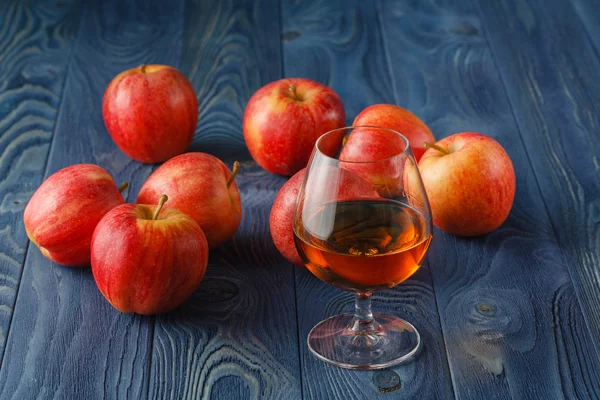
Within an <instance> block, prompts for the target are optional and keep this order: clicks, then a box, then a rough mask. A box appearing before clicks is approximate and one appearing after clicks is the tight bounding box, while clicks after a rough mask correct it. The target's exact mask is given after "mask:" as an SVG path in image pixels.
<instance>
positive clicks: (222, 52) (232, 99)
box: [181, 0, 281, 159]
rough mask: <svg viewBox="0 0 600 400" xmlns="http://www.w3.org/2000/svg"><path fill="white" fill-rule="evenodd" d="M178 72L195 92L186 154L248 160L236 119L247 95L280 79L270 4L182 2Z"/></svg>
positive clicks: (275, 11) (265, 0)
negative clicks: (192, 130)
mask: <svg viewBox="0 0 600 400" xmlns="http://www.w3.org/2000/svg"><path fill="white" fill-rule="evenodd" d="M185 15H186V17H185V18H186V20H185V32H184V35H183V40H184V45H183V46H184V50H185V54H184V57H183V58H182V64H181V68H182V72H183V73H184V74H185V75H186V76H188V77H189V79H190V81H191V82H192V84H193V85H194V87H195V88H196V91H197V93H198V105H199V106H198V109H199V112H198V127H197V129H196V135H195V137H194V142H193V144H192V150H195V151H205V152H209V153H211V154H214V155H216V156H217V157H224V158H235V157H237V158H248V159H249V153H248V149H247V148H246V144H245V142H244V137H243V135H242V117H243V114H244V108H245V107H246V103H247V101H248V99H249V98H250V96H252V94H253V93H254V92H255V91H256V90H257V89H258V88H260V87H261V86H262V85H264V84H266V83H268V82H271V81H273V80H276V79H279V78H280V77H281V60H280V58H281V55H280V44H279V25H278V21H279V5H278V2H277V1H274V0H258V1H247V0H241V1H238V0H226V1H218V2H214V1H207V0H199V1H187V2H186V7H185Z"/></svg>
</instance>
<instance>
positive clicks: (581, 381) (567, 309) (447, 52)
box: [379, 0, 600, 399]
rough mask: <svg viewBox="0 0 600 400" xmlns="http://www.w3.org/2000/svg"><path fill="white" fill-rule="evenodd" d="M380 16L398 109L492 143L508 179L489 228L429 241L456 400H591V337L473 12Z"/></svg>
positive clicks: (436, 127)
mask: <svg viewBox="0 0 600 400" xmlns="http://www.w3.org/2000/svg"><path fill="white" fill-rule="evenodd" d="M379 12H380V18H381V20H382V24H383V28H384V33H385V43H386V49H387V53H388V54H389V57H390V65H391V66H393V69H392V75H393V78H394V87H395V90H396V93H397V98H398V99H399V104H400V105H402V106H405V107H408V108H409V109H416V110H419V109H420V110H421V115H422V117H424V119H425V121H427V122H428V123H429V125H430V127H431V128H432V130H433V132H434V134H435V135H436V137H437V138H442V137H445V136H448V135H449V134H452V133H455V132H460V131H477V132H482V133H484V134H487V135H489V136H492V137H494V138H495V139H496V140H498V141H499V142H500V143H501V144H502V145H503V146H504V148H505V149H506V150H507V152H508V153H509V155H510V157H511V159H512V160H513V163H514V166H515V171H516V174H517V193H516V196H515V202H514V205H513V208H512V211H511V214H510V216H509V218H508V220H507V221H506V222H505V223H504V224H503V225H502V226H501V227H500V228H499V229H497V230H495V231H494V232H492V233H490V234H488V235H484V236H481V237H477V238H470V239H463V238H457V237H454V236H452V235H449V234H446V233H443V232H441V231H439V230H436V232H435V234H434V240H433V245H432V248H431V250H430V253H429V261H430V265H431V272H432V276H433V281H434V286H435V295H436V298H437V301H438V305H439V312H440V316H441V320H442V327H443V330H444V338H445V342H446V348H447V350H448V360H449V363H450V369H451V373H452V379H453V382H454V389H455V394H456V397H457V398H466V399H471V398H496V399H560V398H573V397H574V393H578V394H580V395H581V397H580V398H596V397H597V396H598V395H599V393H598V383H597V379H598V377H600V364H599V363H598V360H597V359H596V357H595V354H594V350H593V348H594V347H593V341H592V338H591V336H590V334H589V331H588V330H587V329H586V327H585V324H584V323H583V321H584V318H583V314H582V312H581V309H580V308H579V306H578V303H577V299H576V298H575V297H574V292H573V285H572V282H571V279H570V276H569V273H568V266H567V263H566V262H565V259H564V258H563V255H562V253H561V249H560V247H559V245H558V243H557V241H556V237H555V235H554V232H553V229H552V225H551V223H550V219H549V217H548V215H547V213H546V210H545V207H544V201H543V199H542V196H541V193H540V191H539V189H538V185H537V182H536V176H535V175H534V173H533V170H532V168H531V166H530V164H529V162H528V158H527V153H526V151H525V148H524V146H523V143H522V141H521V140H520V138H519V132H518V128H517V126H516V123H515V120H514V118H513V116H512V113H511V108H510V105H509V103H508V100H507V97H506V93H505V92H504V88H503V86H502V83H501V82H500V76H499V74H498V71H497V69H496V65H495V64H494V59H493V57H492V53H491V51H490V48H489V47H488V44H487V42H486V40H485V37H484V36H483V33H482V27H481V24H480V23H479V19H478V15H477V13H476V11H475V10H474V9H473V8H472V7H471V6H470V4H469V3H465V2H462V1H458V0H447V1H433V0H431V1H417V0H413V1H405V2H394V1H391V0H390V1H381V3H380V7H379ZM503 32H506V30H503ZM407 54H409V55H410V57H408V56H406V55H407ZM575 386H576V388H575ZM574 390H576V392H574Z"/></svg>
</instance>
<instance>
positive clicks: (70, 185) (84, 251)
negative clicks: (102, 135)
mask: <svg viewBox="0 0 600 400" xmlns="http://www.w3.org/2000/svg"><path fill="white" fill-rule="evenodd" d="M123 203H125V200H124V199H123V196H122V195H121V193H120V192H119V189H118V188H117V186H116V184H115V181H114V180H113V178H112V177H111V176H110V174H109V173H108V172H107V171H106V170H105V169H104V168H102V167H99V166H97V165H94V164H75V165H71V166H69V167H66V168H63V169H61V170H60V171H57V172H56V173H54V174H52V175H51V176H50V177H49V178H48V179H46V180H45V181H44V182H43V183H42V184H41V185H40V187H39V188H38V189H37V190H36V192H35V193H34V194H33V196H32V197H31V199H30V200H29V203H28V204H27V206H26V207H25V212H24V214H23V221H24V224H25V231H26V232H27V236H28V237H29V239H30V240H31V241H32V242H33V243H34V244H35V245H36V246H38V247H39V248H40V251H41V252H42V254H43V255H44V256H45V257H46V258H48V259H50V260H52V261H54V262H55V263H57V264H61V265H65V266H69V267H86V266H89V265H90V242H91V240H92V234H93V233H94V229H95V228H96V225H97V224H98V222H99V221H100V220H101V219H102V217H104V215H105V214H106V213H107V212H109V211H110V210H111V209H113V208H115V207H116V206H118V205H121V204H123Z"/></svg>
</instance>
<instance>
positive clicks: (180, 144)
mask: <svg viewBox="0 0 600 400" xmlns="http://www.w3.org/2000/svg"><path fill="white" fill-rule="evenodd" d="M102 115H103V117H104V123H105V124H106V128H107V129H108V132H109V133H110V136H111V137H112V139H113V140H114V141H115V143H116V144H117V146H118V147H119V149H121V151H122V152H123V153H125V154H127V155H128V156H129V157H131V158H133V159H134V160H137V161H140V162H144V163H156V162H162V161H165V160H168V159H169V158H171V157H174V156H176V155H178V154H181V153H183V152H185V151H186V150H187V148H188V147H189V145H190V143H191V142H192V138H193V137H194V132H195V131H196V124H197V122H198V100H197V99H196V93H195V91H194V88H193V87H192V85H191V84H190V82H189V81H188V80H187V78H186V77H185V76H184V75H183V74H182V73H181V72H179V71H178V70H176V69H175V68H172V67H168V66H166V65H142V66H140V67H138V68H133V69H130V70H127V71H124V72H121V73H120V74H119V75H117V76H116V77H115V78H114V79H113V80H112V82H110V84H109V85H108V87H107V88H106V92H105V93H104V100H103V102H102Z"/></svg>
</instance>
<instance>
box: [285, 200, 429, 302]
mask: <svg viewBox="0 0 600 400" xmlns="http://www.w3.org/2000/svg"><path fill="white" fill-rule="evenodd" d="M302 215H303V218H304V221H300V222H298V223H296V224H295V227H294V239H295V241H296V248H297V249H298V252H299V253H300V256H301V257H302V260H303V261H304V264H305V265H306V267H307V268H308V269H309V270H310V271H311V272H312V273H313V274H314V275H315V276H317V277H318V278H319V279H321V280H322V281H325V282H327V283H329V284H331V285H333V286H336V287H338V288H340V289H343V290H348V291H352V292H370V291H375V290H379V289H382V288H389V287H393V286H395V285H397V284H398V283H400V282H402V281H404V280H405V279H407V278H408V277H410V276H411V275H412V274H413V273H415V271H416V270H417V269H419V267H420V266H421V263H422V262H423V258H424V257H425V255H426V254H427V249H428V248H429V244H430V243H431V228H430V226H431V224H430V222H429V221H428V220H426V219H425V217H424V216H423V215H422V214H421V213H419V212H418V211H417V210H415V209H414V208H412V207H410V206H408V205H405V204H402V203H399V202H396V201H390V200H366V201H365V200H357V201H346V202H340V203H327V204H322V205H319V206H316V207H315V208H314V209H313V210H307V209H305V210H304V211H303V213H302Z"/></svg>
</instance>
